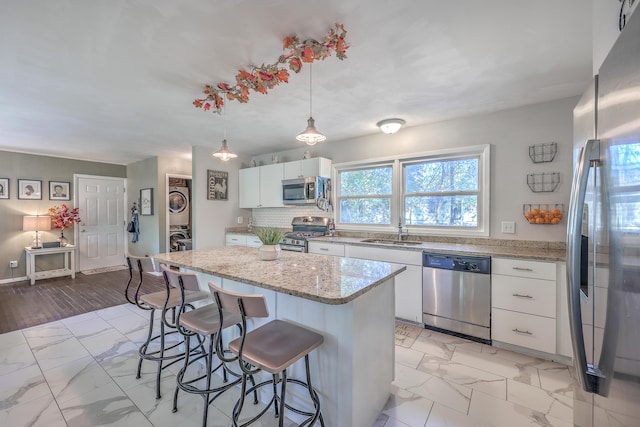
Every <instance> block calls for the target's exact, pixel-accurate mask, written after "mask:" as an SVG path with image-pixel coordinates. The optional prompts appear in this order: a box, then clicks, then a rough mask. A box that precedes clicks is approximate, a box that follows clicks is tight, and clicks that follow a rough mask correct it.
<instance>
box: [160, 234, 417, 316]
mask: <svg viewBox="0 0 640 427" xmlns="http://www.w3.org/2000/svg"><path fill="white" fill-rule="evenodd" d="M153 258H155V259H156V260H157V261H159V262H161V263H167V264H170V265H175V266H178V267H183V268H185V269H188V270H192V271H198V272H201V273H205V274H211V275H214V276H219V277H222V278H226V279H231V280H237V281H239V282H242V283H247V284H250V285H255V286H258V287H260V288H264V289H270V290H273V291H276V292H281V293H285V294H288V295H294V296H297V297H301V298H305V299H309V300H312V301H317V302H321V303H324V304H331V305H338V304H345V303H348V302H349V301H352V300H354V299H356V298H357V297H358V296H360V295H362V294H364V293H366V292H368V291H369V290H371V289H373V288H375V287H376V286H378V285H380V284H382V283H383V282H385V281H386V280H387V279H389V278H391V277H394V276H396V275H397V274H399V273H401V272H403V271H404V270H406V267H405V266H404V265H402V264H393V263H388V262H381V261H370V260H362V259H354V258H341V257H334V256H330V255H315V254H307V253H298V252H288V251H281V252H280V258H279V259H277V260H275V261H262V260H260V257H259V253H258V249H256V248H249V247H244V246H226V247H222V248H212V249H199V250H193V251H180V252H171V253H164V254H159V255H154V256H153Z"/></svg>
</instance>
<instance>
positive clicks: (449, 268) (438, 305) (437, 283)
mask: <svg viewBox="0 0 640 427" xmlns="http://www.w3.org/2000/svg"><path fill="white" fill-rule="evenodd" d="M422 288H423V289H422V321H423V322H424V324H425V327H427V328H430V329H436V330H442V331H444V332H449V333H452V334H453V335H461V336H466V337H469V338H471V339H473V340H475V341H480V342H484V343H487V344H490V343H491V257H488V256H466V255H452V254H436V253H429V252H424V253H423V254H422Z"/></svg>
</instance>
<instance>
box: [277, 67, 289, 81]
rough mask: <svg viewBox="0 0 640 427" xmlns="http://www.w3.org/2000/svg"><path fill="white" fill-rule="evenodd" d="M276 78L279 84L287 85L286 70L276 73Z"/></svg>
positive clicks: (287, 76)
mask: <svg viewBox="0 0 640 427" xmlns="http://www.w3.org/2000/svg"><path fill="white" fill-rule="evenodd" d="M276 77H277V78H278V80H280V81H281V82H285V83H289V72H288V71H287V70H285V69H284V68H283V69H282V70H280V71H278V74H276Z"/></svg>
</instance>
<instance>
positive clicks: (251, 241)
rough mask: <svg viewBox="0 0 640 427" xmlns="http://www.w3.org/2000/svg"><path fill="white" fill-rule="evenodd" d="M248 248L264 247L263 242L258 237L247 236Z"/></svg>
mask: <svg viewBox="0 0 640 427" xmlns="http://www.w3.org/2000/svg"><path fill="white" fill-rule="evenodd" d="M247 246H249V247H251V248H259V247H260V246H262V242H261V241H260V239H259V238H258V236H247Z"/></svg>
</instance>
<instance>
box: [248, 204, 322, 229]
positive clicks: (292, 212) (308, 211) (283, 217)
mask: <svg viewBox="0 0 640 427" xmlns="http://www.w3.org/2000/svg"><path fill="white" fill-rule="evenodd" d="M251 215H252V218H253V225H254V226H256V227H275V228H291V220H292V219H293V218H294V217H296V216H309V215H310V216H321V217H326V218H329V217H331V214H330V213H329V212H325V211H321V210H320V209H318V208H316V207H306V206H303V207H298V206H294V207H290V208H260V209H252V213H251Z"/></svg>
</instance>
